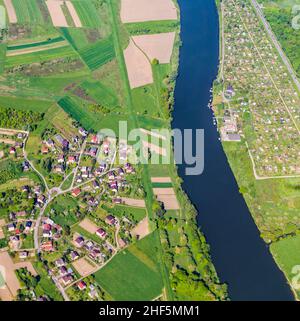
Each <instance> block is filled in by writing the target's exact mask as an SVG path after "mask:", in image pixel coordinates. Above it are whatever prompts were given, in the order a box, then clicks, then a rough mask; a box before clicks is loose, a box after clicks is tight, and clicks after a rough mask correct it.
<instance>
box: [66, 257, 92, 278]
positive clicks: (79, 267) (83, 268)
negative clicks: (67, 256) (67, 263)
mask: <svg viewBox="0 0 300 321" xmlns="http://www.w3.org/2000/svg"><path fill="white" fill-rule="evenodd" d="M72 265H73V266H74V268H75V269H76V271H77V272H78V273H79V274H80V275H81V276H83V277H84V276H87V275H90V274H91V273H93V272H95V270H96V269H97V267H96V266H94V265H92V263H91V262H89V261H88V260H87V259H85V258H81V259H79V260H77V261H75V262H74V263H72Z"/></svg>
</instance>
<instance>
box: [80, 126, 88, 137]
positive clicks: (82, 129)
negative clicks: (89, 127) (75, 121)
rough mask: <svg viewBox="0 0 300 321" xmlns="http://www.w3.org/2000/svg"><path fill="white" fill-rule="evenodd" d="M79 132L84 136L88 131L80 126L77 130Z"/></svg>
mask: <svg viewBox="0 0 300 321" xmlns="http://www.w3.org/2000/svg"><path fill="white" fill-rule="evenodd" d="M78 132H79V134H80V135H81V136H82V137H86V136H87V135H88V131H86V130H85V129H84V128H82V127H80V128H79V130H78Z"/></svg>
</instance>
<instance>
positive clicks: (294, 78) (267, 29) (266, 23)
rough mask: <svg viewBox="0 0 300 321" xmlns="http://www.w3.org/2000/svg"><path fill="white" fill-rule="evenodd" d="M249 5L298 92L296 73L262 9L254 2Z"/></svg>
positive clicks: (253, 0)
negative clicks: (251, 6) (260, 22)
mask: <svg viewBox="0 0 300 321" xmlns="http://www.w3.org/2000/svg"><path fill="white" fill-rule="evenodd" d="M251 3H252V5H253V7H254V9H255V11H256V13H257V15H258V16H259V18H260V20H261V21H262V23H263V25H264V27H265V29H266V31H267V33H268V34H269V37H270V38H271V40H272V42H273V44H274V46H275V47H276V49H277V51H278V53H279V55H280V57H281V59H282V60H283V62H284V64H285V65H286V67H287V69H288V71H289V74H290V75H291V77H292V79H293V81H294V83H295V85H296V87H297V88H298V90H299V91H300V82H299V79H298V78H297V76H296V73H295V71H294V69H293V67H292V65H291V63H290V61H289V60H288V58H287V57H286V55H285V53H284V52H283V50H282V48H281V45H280V44H279V42H278V40H277V38H276V36H275V34H274V33H273V31H272V28H271V26H270V25H269V23H268V21H267V20H266V18H265V15H264V13H263V10H262V8H261V7H260V5H259V4H258V3H257V1H256V0H251Z"/></svg>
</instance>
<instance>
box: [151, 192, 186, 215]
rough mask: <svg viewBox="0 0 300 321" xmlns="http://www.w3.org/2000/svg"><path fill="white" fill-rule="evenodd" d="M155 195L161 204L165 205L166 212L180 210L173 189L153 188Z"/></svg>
mask: <svg viewBox="0 0 300 321" xmlns="http://www.w3.org/2000/svg"><path fill="white" fill-rule="evenodd" d="M153 193H154V194H155V195H156V197H157V199H158V200H159V201H160V202H163V203H164V207H165V209H166V210H179V209H180V207H179V203H178V201H177V197H176V194H175V191H174V189H173V188H153Z"/></svg>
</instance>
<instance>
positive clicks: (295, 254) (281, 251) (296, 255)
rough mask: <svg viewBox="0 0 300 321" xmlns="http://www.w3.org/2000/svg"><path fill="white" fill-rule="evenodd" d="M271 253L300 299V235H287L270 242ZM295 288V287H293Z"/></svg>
mask: <svg viewBox="0 0 300 321" xmlns="http://www.w3.org/2000/svg"><path fill="white" fill-rule="evenodd" d="M270 249H271V253H272V254H273V256H274V258H275V260H276V262H277V264H278V265H279V267H280V269H281V270H282V271H283V272H284V274H285V275H286V276H287V278H288V280H289V283H290V284H291V286H292V287H294V291H295V293H296V294H297V297H298V300H299V299H300V283H299V280H300V278H299V276H300V251H299V249H300V235H297V236H294V237H287V238H285V239H282V240H280V241H278V242H275V243H272V244H271V247H270ZM295 288H296V289H295Z"/></svg>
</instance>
